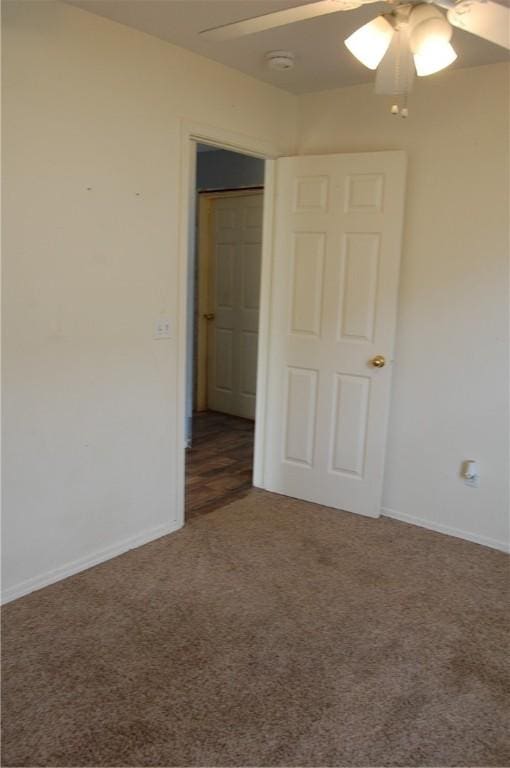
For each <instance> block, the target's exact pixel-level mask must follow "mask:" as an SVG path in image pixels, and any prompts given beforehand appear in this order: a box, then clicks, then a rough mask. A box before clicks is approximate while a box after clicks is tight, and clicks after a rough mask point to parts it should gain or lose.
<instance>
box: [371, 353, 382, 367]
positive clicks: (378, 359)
mask: <svg viewBox="0 0 510 768" xmlns="http://www.w3.org/2000/svg"><path fill="white" fill-rule="evenodd" d="M370 363H371V364H372V365H373V366H374V368H384V366H385V365H386V359H385V358H384V357H383V356H382V355H376V356H375V357H373V358H372V360H371V361H370Z"/></svg>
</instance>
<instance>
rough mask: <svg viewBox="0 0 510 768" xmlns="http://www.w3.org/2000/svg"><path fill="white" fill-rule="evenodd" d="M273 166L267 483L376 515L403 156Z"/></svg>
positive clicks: (291, 160)
mask: <svg viewBox="0 0 510 768" xmlns="http://www.w3.org/2000/svg"><path fill="white" fill-rule="evenodd" d="M276 165H277V175H276V203H275V225H274V226H275V232H274V249H273V274H272V298H271V317H270V347H269V378H268V390H267V391H268V404H267V414H266V419H267V421H266V429H265V450H264V487H265V488H267V489H269V490H272V491H276V492H278V493H283V494H286V495H288V496H295V497H298V498H302V499H306V500H308V501H313V502H318V503H320V504H325V505H328V506H331V507H336V508H339V509H344V510H348V511H351V512H357V513H361V514H365V515H371V516H377V515H379V512H380V505H381V494H382V482H383V470H384V454H385V447H386V431H387V422H388V412H389V405H390V385H391V369H392V363H393V345H394V335H395V325H396V310H397V289H398V276H399V264H400V250H401V233H402V223H403V207H404V185H405V166H406V162H405V155H404V153H402V152H377V153H370V154H354V155H328V156H308V157H307V156H303V157H288V158H282V159H280V160H278V161H277V163H276Z"/></svg>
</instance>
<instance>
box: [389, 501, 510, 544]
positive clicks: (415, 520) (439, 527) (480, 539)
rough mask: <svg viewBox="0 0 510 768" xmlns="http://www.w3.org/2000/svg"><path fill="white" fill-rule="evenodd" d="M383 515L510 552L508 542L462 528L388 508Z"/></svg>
mask: <svg viewBox="0 0 510 768" xmlns="http://www.w3.org/2000/svg"><path fill="white" fill-rule="evenodd" d="M381 515H382V516H383V517H391V518H393V520H400V521H401V522H402V523H410V524H411V525H418V526H419V527H420V528H428V529H429V530H430V531H436V532H437V533H445V534H446V535H447V536H456V537H457V538H458V539H466V541H472V542H474V543H475V544H482V545H483V546H484V547H491V548H492V549H499V550H501V552H510V544H509V542H507V541H498V539H490V538H489V537H488V536H479V535H478V534H477V533H471V532H470V531H463V530H461V529H460V528H452V527H451V526H449V525H443V524H442V523H435V522H432V521H430V520H424V519H423V518H421V517H414V515H407V514H405V513H404V512H397V511H396V510H394V509H388V508H387V507H382V508H381Z"/></svg>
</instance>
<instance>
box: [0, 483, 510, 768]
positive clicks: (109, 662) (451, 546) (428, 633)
mask: <svg viewBox="0 0 510 768" xmlns="http://www.w3.org/2000/svg"><path fill="white" fill-rule="evenodd" d="M507 563H508V558H506V556H505V555H503V554H502V553H499V552H496V551H492V550H489V549H485V548H483V547H480V546H477V545H475V544H470V543H468V542H465V541H461V540H458V539H453V538H449V537H447V536H442V535H440V534H436V533H432V532H429V531H425V530H422V529H419V528H415V527H412V526H408V525H405V524H403V523H398V522H395V521H391V520H387V519H380V520H369V519H364V518H361V517H356V516H354V515H349V514H347V513H338V512H334V511H332V510H329V509H325V508H322V507H316V506H313V505H310V504H307V503H304V502H298V501H295V500H292V499H287V498H284V497H279V496H274V495H271V494H267V493H264V492H261V491H252V492H250V494H249V495H248V496H247V497H246V498H244V499H242V500H240V501H236V502H234V503H233V504H232V505H231V506H229V507H226V508H224V509H220V510H218V511H216V512H212V513H211V514H209V515H205V516H203V517H200V518H198V519H196V520H194V521H192V522H191V523H190V524H189V525H188V526H187V527H186V528H184V529H183V530H182V531H180V532H178V533H176V534H174V535H171V536H167V537H165V538H163V539H160V540H158V541H156V542H154V543H152V544H148V545H146V546H144V547H141V548H140V549H137V550H134V551H132V552H130V553H128V554H126V555H123V556H122V557H118V558H116V559H115V560H111V561H110V562H108V563H105V564H104V565H100V566H97V567H95V568H92V569H90V570H88V571H86V572H84V573H82V574H79V575H77V576H74V577H72V578H69V579H66V580H65V581H62V582H60V583H59V584H56V585H54V586H52V587H48V588H46V589H43V590H41V591H39V592H36V593H34V594H32V595H29V596H27V597H25V598H22V599H21V600H18V601H17V602H15V603H11V604H10V605H7V606H6V607H5V609H4V614H3V624H4V628H3V656H4V661H3V697H4V700H3V762H2V765H4V766H508V765H509V764H510V746H509V734H508V729H507V726H508V719H507V710H506V709H505V696H506V694H508V689H509V686H508V671H509V670H508V645H507V640H508V636H507V635H506V634H505V623H506V612H507V608H508V596H509V595H508V569H507Z"/></svg>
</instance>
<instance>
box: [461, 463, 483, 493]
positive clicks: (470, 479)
mask: <svg viewBox="0 0 510 768" xmlns="http://www.w3.org/2000/svg"><path fill="white" fill-rule="evenodd" d="M460 474H461V477H462V479H463V480H464V484H465V485H469V487H470V488H478V487H479V486H480V470H479V468H478V462H477V461H475V460H474V459H466V461H463V462H462V467H461V472H460Z"/></svg>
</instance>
